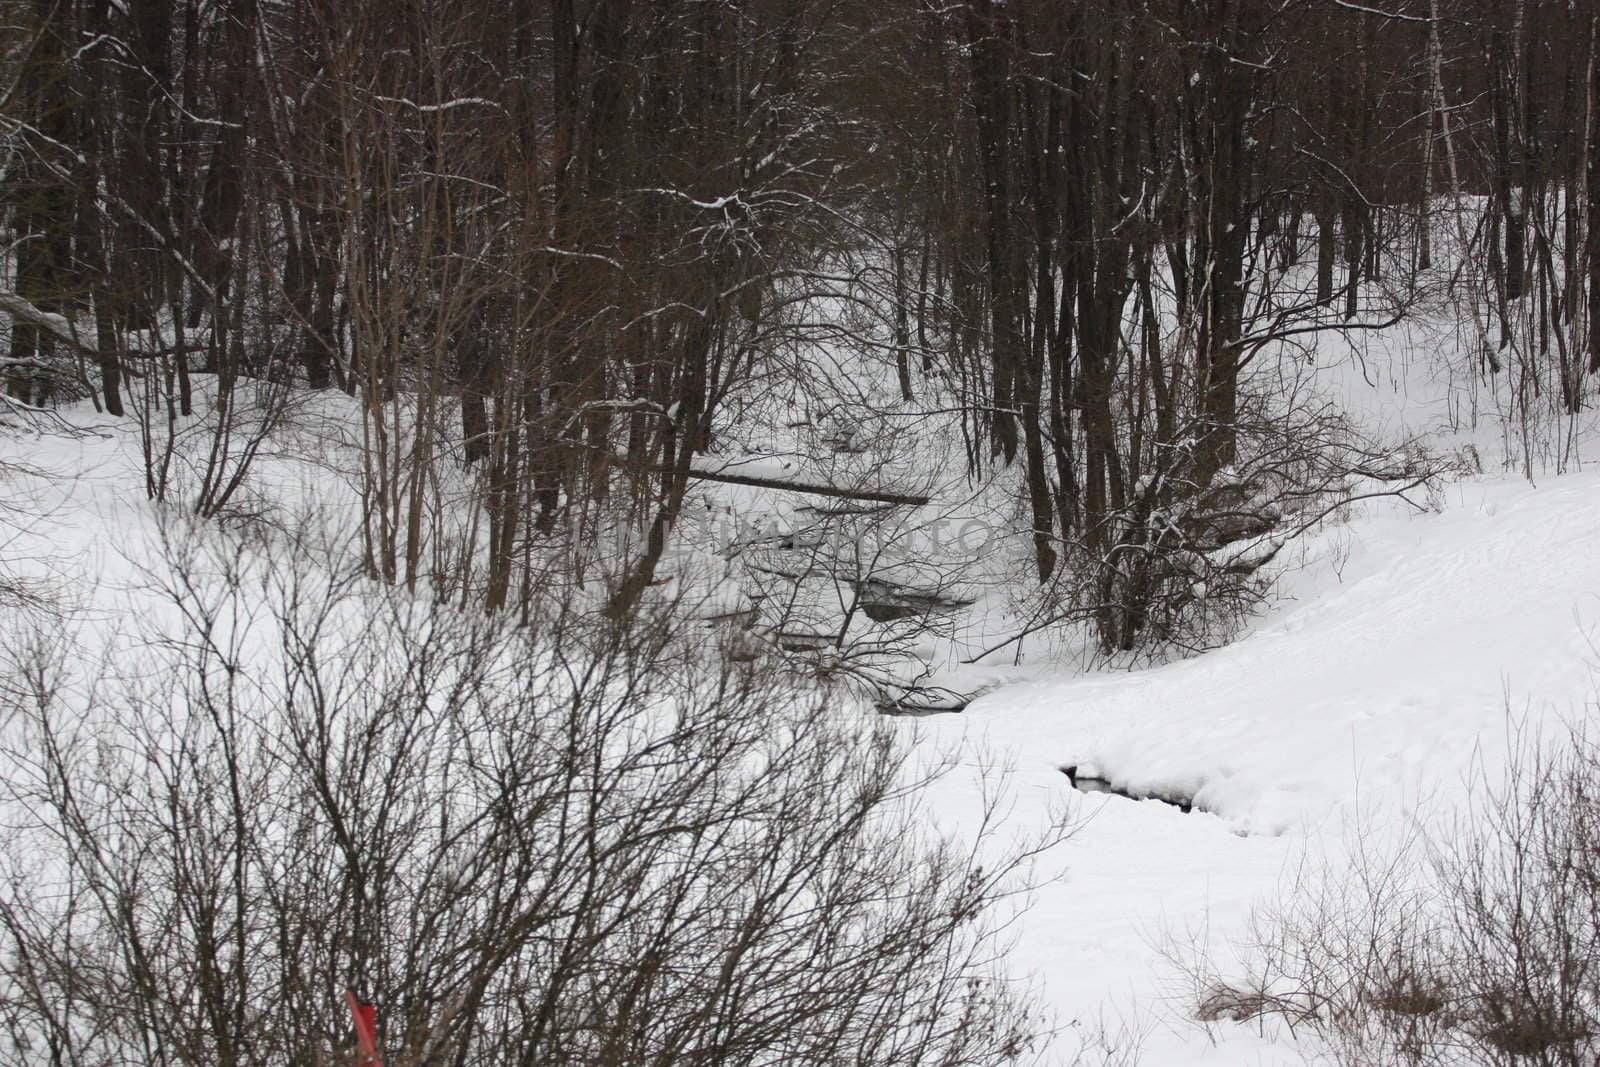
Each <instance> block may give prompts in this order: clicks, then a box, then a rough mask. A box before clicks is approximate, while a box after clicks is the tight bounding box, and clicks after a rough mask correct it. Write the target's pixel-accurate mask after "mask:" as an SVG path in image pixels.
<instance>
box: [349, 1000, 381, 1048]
mask: <svg viewBox="0 0 1600 1067" xmlns="http://www.w3.org/2000/svg"><path fill="white" fill-rule="evenodd" d="M344 1002H345V1003H346V1004H348V1005H350V1016H351V1018H352V1019H354V1020H355V1024H356V1048H358V1049H360V1050H361V1058H360V1059H359V1060H358V1061H357V1067H383V1064H382V1063H381V1062H379V1060H378V1009H377V1008H375V1007H373V1006H372V1005H371V1004H368V1003H367V1002H366V1001H364V1000H357V999H356V995H355V994H354V993H353V992H351V991H350V990H348V989H346V990H345V991H344Z"/></svg>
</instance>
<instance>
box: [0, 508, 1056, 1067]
mask: <svg viewBox="0 0 1600 1067" xmlns="http://www.w3.org/2000/svg"><path fill="white" fill-rule="evenodd" d="M308 529H309V527H308ZM309 536H310V535H309V534H304V533H302V534H300V535H297V536H288V537H252V536H249V535H234V536H228V535H225V534H223V533H222V532H219V530H218V529H217V528H216V527H214V526H213V527H209V528H201V529H200V530H198V531H197V530H195V529H192V528H190V527H189V526H187V525H185V524H183V523H182V522H180V521H178V520H174V522H173V524H171V525H169V527H168V528H167V529H166V530H165V531H164V533H163V537H164V540H165V543H164V545H163V549H164V550H163V551H162V552H161V553H160V556H161V557H162V559H161V562H160V563H159V564H158V565H154V566H152V567H151V568H150V571H149V574H148V575H147V578H146V581H147V582H148V583H149V585H150V587H151V589H153V590H155V591H156V592H158V593H159V604H160V607H159V609H155V608H151V609H150V610H148V611H146V612H145V613H144V614H143V615H142V617H141V618H140V620H139V621H138V622H136V623H133V624H129V626H128V628H127V629H125V630H124V631H123V632H120V633H117V634H115V635H111V636H109V637H108V635H106V634H104V633H95V634H92V635H86V636H85V640H84V642H83V643H84V645H85V646H86V647H90V648H104V649H106V650H108V651H107V652H106V654H105V658H104V659H103V661H95V660H94V659H92V658H91V659H89V660H84V659H82V658H81V654H80V651H79V649H78V648H77V647H76V646H75V641H74V633H73V630H72V628H71V626H70V625H69V624H67V623H60V622H58V623H56V624H48V625H47V624H43V623H40V622H39V620H38V619H37V618H35V619H32V621H30V620H29V617H28V616H27V615H26V613H22V612H17V613H13V614H12V617H11V619H10V620H9V621H8V624H7V625H8V627H9V629H10V630H11V632H10V633H9V634H8V635H7V637H6V639H5V640H4V641H3V642H0V648H3V649H4V655H5V665H4V667H5V669H4V673H3V675H0V682H3V686H4V688H3V689H0V699H3V701H4V708H3V716H4V719H3V722H4V725H3V737H4V745H3V751H0V761H3V770H0V781H3V782H4V783H5V784H4V790H5V792H4V796H3V798H0V811H3V813H4V823H5V827H6V829H5V833H6V837H7V845H6V848H5V851H4V856H3V860H0V863H3V871H0V1060H4V1061H6V1062H8V1063H17V1064H28V1065H32V1064H51V1065H83V1067H87V1065H91V1064H92V1065H95V1067H101V1065H114V1064H130V1065H131V1064H141V1065H147V1064H166V1065H174V1067H178V1065H189V1064H193V1065H201V1064H205V1065H207V1067H212V1065H217V1064H228V1065H245V1064H285V1063H294V1064H319V1063H346V1062H350V1059H351V1057H352V1052H351V1051H350V1041H349V1039H348V1037H347V1035H348V1034H349V1032H350V1026H349V1017H348V1014H347V1013H346V1010H345V1006H344V1003H343V1001H342V1000H341V994H342V991H343V990H345V989H346V988H349V989H353V990H355V991H357V992H358V993H359V994H360V995H363V996H365V997H367V998H368V999H370V1000H372V1001H373V1002H375V1003H376V1004H377V1006H378V1015H379V1030H380V1037H381V1041H382V1044H383V1046H384V1050H385V1052H386V1056H385V1062H386V1063H389V1064H391V1065H408V1064H413V1065H415V1064H451V1065H468V1064H471V1065H480V1064H482V1065H490V1064H493V1065H501V1064H505V1065H510V1064H550V1063H570V1064H587V1065H603V1064H667V1063H673V1064H763V1063H771V1064H776V1063H783V1064H836V1063H846V1062H848V1063H852V1064H862V1065H869V1064H883V1065H891V1064H892V1065H896V1067H902V1065H907V1064H950V1065H955V1064H993V1063H1003V1062H1009V1061H1012V1060H1014V1059H1016V1058H1018V1057H1019V1056H1021V1055H1022V1054H1024V1053H1025V1052H1026V1051H1027V1050H1028V1049H1029V1048H1030V1046H1031V1045H1032V1043H1033V1041H1034V1039H1035V1038H1036V1037H1037V1036H1038V1035H1039V1033H1040V1030H1041V1022H1040V1018H1039V1016H1038V1015H1037V1014H1036V1013H1035V1012H1034V1011H1033V1009H1032V1008H1031V1007H1030V1005H1029V1004H1028V1002H1027V1001H1026V999H1025V998H1024V997H1022V996H1020V995H1019V994H1018V992H1017V991H1016V990H1015V989H1013V988H1012V987H1011V986H1010V985H1008V984H1007V983H1006V982H1005V981H1003V980H1002V979H1001V977H1000V976H999V974H998V972H997V971H996V970H995V968H994V966H993V965H994V963H995V961H996V959H997V957H998V954H999V952H1000V949H1001V947H1002V944H1001V941H1000V940H998V938H999V934H1000V931H1001V930H1002V929H1003V926H1004V919H1005V917H1006V915H1007V914H1008V909H1009V908H1010V906H1011V905H1010V904H1008V903H1007V901H1008V900H1010V899H1011V895H1012V894H1014V893H1016V892H1018V891H1019V890H1020V889H1021V888H1022V883H1023V874H1024V868H1025V867H1026V865H1027V861H1028V859H1029V858H1030V856H1031V855H1032V854H1033V850H1034V849H1037V848H1040V847H1043V846H1045V845H1047V844H1049V843H1050V842H1052V841H1054V840H1056V839H1058V838H1059V836H1060V835H1061V833H1062V832H1063V827H1061V826H1056V827H1053V828H1050V829H1048V830H1046V831H1044V833H1043V835H1042V836H1041V837H1040V838H1039V839H1037V840H1035V841H1033V842H1032V843H1029V844H1021V845H1018V844H1014V843H1007V844H1006V845H1004V846H1002V845H1001V844H1000V843H998V842H995V841H993V840H990V839H989V838H988V837H987V836H985V835H983V834H979V835H978V838H977V839H976V840H967V841H965V842H964V843H963V842H958V841H956V840H954V839H951V840H944V839H940V838H938V837H936V836H934V835H933V833H932V831H931V830H929V828H928V827H929V826H930V822H929V820H928V819H927V817H926V815H925V814H921V813H919V812H918V811H917V805H918V802H919V801H918V796H919V788H920V786H921V784H922V783H923V782H925V781H926V780H927V778H929V777H930V776H933V775H937V774H939V773H941V768H940V767H932V766H920V765H918V764H917V762H916V761H915V760H914V759H913V758H912V756H911V754H910V750H909V749H908V747H907V746H906V744H905V743H904V735H903V733H902V734H896V733H895V732H894V731H896V730H898V729H899V728H898V727H891V726H888V725H885V724H884V723H883V721H881V720H877V719H876V717H874V716H869V715H859V714H855V713H853V712H852V713H849V714H845V713H842V712H840V711H839V709H832V710H830V708H829V707H828V706H827V704H826V703H825V700H824V695H823V694H818V693H810V694H807V693H804V692H801V693H799V694H798V695H797V693H796V691H795V689H794V682H793V679H792V678H790V679H785V680H783V681H781V682H780V681H777V680H776V678H777V674H776V672H772V671H763V670H762V669H761V664H759V663H757V664H753V665H734V664H729V663H726V662H722V661H721V660H719V659H718V658H717V656H716V655H715V654H709V653H703V652H702V651H701V650H700V649H698V648H697V647H696V646H695V643H694V642H693V641H692V639H691V638H692V635H689V634H685V633H684V632H682V630H681V628H680V625H679V624H678V623H676V622H674V621H673V620H674V619H675V618H682V617H683V616H684V614H685V613H683V612H672V611H662V612H645V613H641V615H640V616H639V617H638V618H636V619H635V620H633V621H632V622H630V623H628V624H626V625H619V624H615V623H610V622H605V621H601V620H597V619H595V618H594V617H593V614H592V613H590V614H589V615H583V614H580V613H578V612H575V611H572V610H569V609H568V608H566V607H564V606H563V605H562V604H560V603H555V604H551V605H548V607H547V610H545V611H542V612H539V613H536V614H535V616H534V617H535V620H536V621H535V622H534V623H533V624H531V625H527V626H519V625H516V624H514V622H513V621H512V620H510V619H508V618H507V617H505V613H501V614H500V615H496V616H489V615H485V614H482V613H480V612H475V611H472V612H458V611H454V610H451V609H448V608H444V607H440V606H438V605H436V604H435V603H432V602H430V601H428V600H427V599H425V598H422V597H414V596H412V595H409V594H407V593H405V592H404V591H403V590H398V589H395V588H393V587H389V586H384V585H381V584H376V583H372V582H370V581H369V580H367V579H366V578H365V577H364V576H362V574H361V573H360V571H359V568H356V569H353V570H350V571H348V572H345V571H341V570H339V569H338V568H337V567H334V566H331V565H328V564H326V563H325V562H324V561H328V560H335V559H340V558H349V556H351V555H353V553H344V554H341V553H339V552H336V551H333V550H332V549H331V547H330V546H327V545H321V544H311V543H309V542H308V538H309ZM138 602H139V603H142V604H146V605H149V604H152V603H155V601H153V600H152V599H151V598H149V597H145V598H144V599H142V600H140V601H138ZM82 625H85V626H90V627H93V626H99V625H105V623H104V620H99V621H97V620H93V619H90V620H84V621H82ZM88 636H92V637H93V638H94V639H95V640H94V641H93V642H90V641H89V640H88V639H87V637H88Z"/></svg>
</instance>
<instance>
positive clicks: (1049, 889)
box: [919, 472, 1600, 1065]
mask: <svg viewBox="0 0 1600 1067" xmlns="http://www.w3.org/2000/svg"><path fill="white" fill-rule="evenodd" d="M1435 503H1436V509H1435V510H1428V511H1425V512H1421V513H1419V512H1417V511H1415V509H1411V508H1408V507H1406V506H1405V505H1404V504H1400V503H1398V502H1387V501H1386V502H1382V503H1379V504H1373V505H1370V506H1368V507H1367V508H1366V510H1365V511H1364V512H1362V513H1360V514H1358V515H1356V516H1354V517H1352V518H1351V519H1350V520H1349V521H1348V522H1347V523H1345V524H1343V525H1339V526H1335V527H1333V528H1331V529H1329V530H1328V531H1326V532H1325V533H1323V534H1322V535H1320V536H1319V537H1318V538H1317V539H1316V540H1315V541H1313V542H1312V543H1310V544H1309V545H1308V546H1307V548H1306V550H1305V553H1304V558H1303V559H1301V560H1299V561H1297V568H1296V569H1294V570H1291V571H1289V572H1288V573H1287V574H1286V575H1285V577H1284V583H1283V594H1284V595H1283V599H1282V600H1281V602H1280V603H1278V604H1277V605H1276V606H1275V608H1274V609H1273V610H1272V611H1271V612H1270V613H1269V614H1268V615H1267V616H1266V617H1265V618H1264V619H1262V620H1261V621H1260V622H1259V623H1258V624H1257V625H1256V626H1255V627H1254V628H1253V629H1252V631H1251V632H1250V633H1248V634H1247V635H1246V636H1245V637H1243V638H1242V639H1241V640H1239V641H1237V642H1236V643H1234V644H1232V645H1230V646H1228V647H1225V648H1221V649H1218V650H1215V651H1213V652H1210V653H1207V654H1205V655H1202V656H1199V657H1197V658H1195V659H1191V660H1186V661H1182V662H1178V663H1172V664H1168V665H1166V666H1162V667H1158V668H1155V669H1150V670H1143V671H1137V672H1127V673H1106V674H1098V675H1088V676H1079V677H1065V676H1057V677H1048V678H1042V679H1039V680H1035V681H1032V682H1024V683H1020V684H1016V685H1011V686H1007V687H1004V688H1001V689H999V690H997V691H995V692H991V693H989V694H988V695H986V696H983V697H980V698H979V699H978V700H976V701H974V702H973V703H972V704H971V705H970V706H969V707H968V708H967V710H966V712H965V713H964V714H963V715H961V716H946V717H938V718H929V719H924V720H921V721H920V722H919V726H920V727H921V728H922V729H924V730H926V731H928V742H927V743H929V744H933V745H949V746H952V747H955V746H957V745H964V746H968V747H975V748H976V749H978V750H982V751H986V752H988V753H989V754H990V756H989V758H990V759H993V758H997V757H998V758H1000V759H1002V760H1005V761H1008V762H1009V763H1010V764H1011V765H1012V766H1013V767H1014V779H1013V782H1012V788H1013V789H1014V790H1015V791H1016V795H1017V801H1016V806H1015V815H1014V817H1015V818H1016V819H1018V820H1021V821H1026V820H1027V819H1028V818H1030V817H1039V816H1038V813H1039V812H1041V811H1042V810H1043V807H1044V806H1045V805H1046V804H1047V803H1049V802H1051V801H1059V800H1060V799H1061V798H1062V797H1067V798H1069V803H1071V804H1072V805H1073V810H1074V812H1075V813H1076V814H1077V815H1078V816H1079V817H1080V818H1082V819H1083V820H1084V824H1083V826H1082V828H1081V830H1080V831H1079V833H1078V834H1077V835H1076V836H1075V838H1074V839H1073V840H1072V841H1071V843H1070V844H1069V845H1068V846H1067V847H1066V848H1065V849H1064V850H1063V851H1064V855H1062V856H1061V857H1059V862H1060V864H1061V867H1062V869H1063V871H1064V875H1063V877H1062V878H1061V880H1060V881H1058V882H1055V883H1053V884H1050V885H1047V886H1045V887H1043V888H1042V889H1040V890H1039V891H1038V893H1037V898H1036V900H1035V903H1034V907H1033V910H1031V911H1030V912H1029V913H1028V914H1027V915H1025V916H1024V918H1023V919H1022V922H1021V928H1020V930H1019V933H1018V945H1017V948H1016V951H1015V952H1014V954H1013V957H1012V964H1013V966H1014V967H1015V968H1016V970H1017V973H1018V975H1019V976H1023V977H1027V978H1030V979H1032V980H1035V981H1038V982H1039V983H1041V985H1042V988H1043V990H1044V996H1045V999H1046V1001H1047V1002H1048V1003H1050V1004H1051V1005H1053V1006H1054V1007H1055V1009H1056V1010H1057V1011H1059V1012H1061V1013H1062V1018H1063V1020H1064V1021H1066V1022H1068V1023H1069V1024H1071V1027H1072V1029H1073V1030H1075V1031H1082V1030H1084V1029H1085V1028H1087V1029H1090V1030H1092V1029H1094V1028H1095V1027H1096V1026H1097V1025H1100V1022H1101V1021H1102V1020H1105V1019H1110V1020H1114V1021H1115V1022H1116V1026H1115V1027H1113V1029H1118V1030H1120V1028H1122V1027H1129V1028H1131V1029H1132V1030H1133V1031H1135V1032H1137V1033H1138V1034H1140V1035H1142V1036H1141V1039H1140V1041H1139V1046H1140V1050H1141V1055H1140V1059H1139V1062H1141V1063H1145V1064H1158V1065H1183V1064H1191V1063H1192V1064H1218V1063H1232V1064H1254V1063H1280V1062H1281V1063H1303V1062H1308V1061H1310V1060H1311V1058H1312V1056H1313V1055H1314V1054H1315V1053H1316V1051H1317V1050H1316V1049H1315V1048H1314V1046H1312V1045H1311V1044H1310V1043H1309V1039H1308V1038H1306V1037H1304V1035H1302V1036H1301V1037H1300V1038H1298V1039H1294V1038H1291V1037H1290V1036H1288V1035H1285V1034H1274V1033H1272V1032H1270V1030H1269V1031H1268V1032H1267V1033H1262V1032H1260V1031H1259V1030H1257V1029H1252V1028H1251V1027H1247V1026H1241V1025H1237V1024H1233V1023H1219V1024H1214V1025H1212V1026H1210V1027H1202V1026H1201V1025H1200V1024H1198V1023H1194V1022H1190V1021H1188V1019H1189V1018H1191V1017H1192V1013H1193V1009H1194V1006H1195V1004H1196V1003H1197V1001H1198V999H1199V996H1200V993H1201V991H1200V990H1197V989H1195V988H1194V987H1193V985H1192V984H1191V983H1190V982H1189V980H1187V979H1186V978H1185V973H1184V972H1185V963H1186V962H1187V963H1191V964H1192V963H1194V962H1196V961H1198V959H1199V957H1200V955H1201V954H1202V952H1211V953H1221V954H1223V955H1224V957H1226V955H1227V954H1228V953H1229V952H1230V951H1231V950H1232V947H1233V945H1234V943H1235V942H1236V941H1238V940H1239V939H1240V938H1242V937H1244V936H1245V931H1246V921H1247V919H1248V917H1249V915H1250V913H1251V910H1252V908H1253V907H1257V906H1260V905H1264V904H1267V903H1270V902H1271V901H1272V900H1273V899H1274V897H1275V895H1277V894H1279V893H1281V892H1283V889H1282V883H1284V882H1286V881H1292V878H1293V872H1295V871H1296V870H1298V869H1299V868H1300V866H1301V865H1302V864H1303V863H1305V862H1306V861H1307V857H1308V856H1314V857H1318V858H1317V859H1316V861H1315V862H1316V863H1319V864H1322V863H1331V864H1334V865H1337V864H1338V863H1340V862H1341V857H1342V856H1343V854H1344V850H1345V839H1346V837H1347V835H1349V834H1351V833H1352V832H1354V831H1355V830H1356V828H1358V827H1359V828H1360V832H1362V833H1366V834H1377V835H1379V836H1383V835H1399V834H1400V833H1403V832H1404V831H1405V829H1406V828H1407V827H1409V826H1411V825H1413V824H1414V823H1415V822H1416V821H1417V820H1430V819H1443V818H1447V817H1448V816H1449V814H1450V813H1452V812H1453V811H1454V810H1457V805H1458V804H1459V803H1460V802H1461V800H1462V798H1463V796H1464V789H1465V785H1464V783H1465V781H1466V779H1467V776H1468V775H1469V773H1471V771H1472V770H1473V768H1474V767H1475V766H1476V765H1478V763H1480V762H1481V764H1482V766H1484V767H1486V768H1494V767H1497V766H1500V765H1501V764H1502V763H1503V760H1504V755H1505V746H1506V739H1507V736H1508V730H1509V727H1508V723H1509V722H1512V721H1519V720H1520V719H1521V717H1522V716H1524V715H1527V716H1532V717H1533V718H1534V719H1535V720H1538V719H1550V720H1559V719H1565V718H1570V717H1572V716H1576V715H1581V714H1584V713H1586V710H1587V708H1588V704H1589V702H1590V701H1592V700H1593V698H1594V694H1595V691H1596V685H1595V683H1596V674H1597V665H1600V474H1597V473H1594V472H1585V473H1575V474H1570V475H1567V476H1564V477H1561V478H1555V479H1551V480H1550V481H1549V482H1548V484H1543V485H1539V486H1534V485H1532V484H1530V483H1528V482H1527V481H1526V480H1523V479H1516V478H1497V479H1484V478H1478V479H1471V480H1467V481H1463V482H1458V483H1456V484H1455V485H1453V486H1451V487H1450V488H1449V489H1448V490H1447V491H1446V492H1445V493H1444V494H1442V496H1441V499H1439V500H1437V501H1436V502H1435ZM1069 765H1076V767H1077V769H1078V773H1079V774H1082V775H1088V776H1095V777H1100V778H1104V779H1107V780H1108V781H1109V782H1110V783H1111V784H1112V785H1113V786H1114V787H1116V788H1118V789H1121V790H1125V791H1126V792H1129V793H1132V794H1134V795H1144V796H1148V795H1160V796H1170V797H1182V798H1186V799H1192V801H1193V803H1194V806H1195V812H1194V813H1192V814H1184V813H1182V812H1180V811H1179V810H1178V809H1177V808H1176V807H1173V806H1171V805H1170V804H1165V803H1161V802H1160V801H1157V800H1143V801H1135V800H1130V799H1127V798H1124V797H1121V796H1107V795H1092V796H1089V795H1079V794H1075V793H1073V792H1071V790H1070V786H1069V783H1068V781H1067V778H1066V776H1065V775H1064V774H1063V773H1062V770H1061V769H1062V768H1063V767H1066V766H1069ZM968 766H969V768H971V767H975V766H976V763H975V762H973V761H969V764H968ZM938 788H939V789H940V790H941V791H942V793H941V797H940V802H939V810H940V811H941V813H942V817H943V818H948V819H949V820H950V821H951V822H952V823H958V822H959V821H960V819H961V817H962V813H963V812H964V811H966V810H971V806H972V803H973V801H972V792H971V790H972V789H973V788H974V786H973V784H972V778H971V776H970V775H969V776H968V777H966V778H961V777H959V776H953V777H952V778H951V779H949V780H946V781H945V782H942V783H940V785H939V787H938ZM1169 957H1171V958H1169ZM1067 1043H1068V1044H1070V1043H1071V1041H1070V1039H1068V1041H1067Z"/></svg>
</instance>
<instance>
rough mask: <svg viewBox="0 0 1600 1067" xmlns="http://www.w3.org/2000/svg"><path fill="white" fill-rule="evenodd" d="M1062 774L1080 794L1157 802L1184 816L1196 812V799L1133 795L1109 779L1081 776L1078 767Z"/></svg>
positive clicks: (1148, 794) (1162, 795) (1075, 765)
mask: <svg viewBox="0 0 1600 1067" xmlns="http://www.w3.org/2000/svg"><path fill="white" fill-rule="evenodd" d="M1061 773H1062V774H1064V775H1066V776H1067V781H1068V782H1070V783H1071V784H1072V788H1074V789H1076V790H1077V791H1078V792H1080V793H1109V794H1110V795H1111V796H1114V797H1126V798H1128V799H1129V800H1156V801H1160V802H1161V803H1163V804H1168V805H1171V806H1172V807H1174V808H1177V809H1178V810H1179V811H1181V812H1183V813H1184V814H1188V813H1189V812H1191V811H1193V810H1194V798H1193V797H1185V796H1177V795H1173V794H1167V793H1133V792H1130V791H1128V790H1126V789H1123V788H1121V787H1119V786H1117V785H1115V784H1113V783H1112V781H1111V780H1110V779H1109V778H1099V777H1096V776H1095V775H1092V774H1079V773H1078V765H1077V764H1075V763H1074V764H1072V765H1071V766H1067V767H1062V768H1061Z"/></svg>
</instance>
